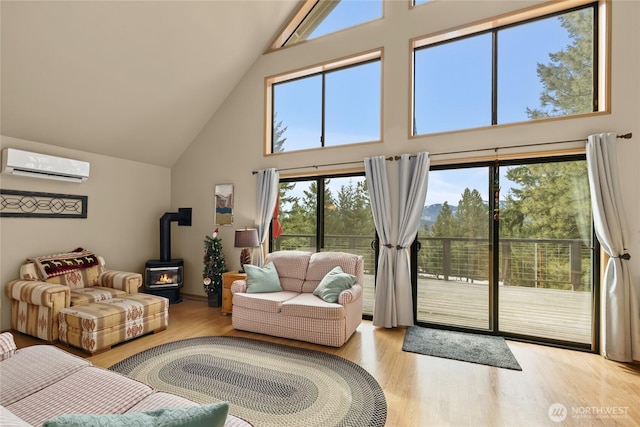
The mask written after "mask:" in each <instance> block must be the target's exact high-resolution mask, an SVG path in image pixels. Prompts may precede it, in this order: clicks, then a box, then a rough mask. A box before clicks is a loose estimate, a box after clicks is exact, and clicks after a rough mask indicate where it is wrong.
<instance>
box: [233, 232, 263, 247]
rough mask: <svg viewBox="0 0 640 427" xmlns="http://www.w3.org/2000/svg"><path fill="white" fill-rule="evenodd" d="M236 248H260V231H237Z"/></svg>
mask: <svg viewBox="0 0 640 427" xmlns="http://www.w3.org/2000/svg"><path fill="white" fill-rule="evenodd" d="M234 246H235V247H236V248H257V247H258V246H260V242H259V241H258V230H256V229H255V228H245V229H244V230H236V240H235V242H234Z"/></svg>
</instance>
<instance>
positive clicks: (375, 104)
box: [324, 60, 381, 146]
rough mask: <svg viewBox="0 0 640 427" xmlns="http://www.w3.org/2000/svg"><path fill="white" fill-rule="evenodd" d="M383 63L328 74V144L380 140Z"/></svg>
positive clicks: (326, 133) (371, 63) (326, 102)
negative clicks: (381, 65)
mask: <svg viewBox="0 0 640 427" xmlns="http://www.w3.org/2000/svg"><path fill="white" fill-rule="evenodd" d="M380 64H381V62H380V61H379V60H378V61H374V62H369V63H367V64H363V65H358V66H354V67H349V68H344V69H341V70H337V71H333V72H330V73H327V74H326V77H325V139H324V145H325V146H334V145H341V144H350V143H354V142H365V141H379V140H380V108H381V103H380V102H381V100H380V87H381V85H380V68H381V67H380Z"/></svg>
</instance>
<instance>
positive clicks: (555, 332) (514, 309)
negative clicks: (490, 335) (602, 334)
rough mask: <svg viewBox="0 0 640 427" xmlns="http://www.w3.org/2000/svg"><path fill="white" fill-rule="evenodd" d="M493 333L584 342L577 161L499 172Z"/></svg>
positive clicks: (583, 227)
mask: <svg viewBox="0 0 640 427" xmlns="http://www.w3.org/2000/svg"><path fill="white" fill-rule="evenodd" d="M500 183H501V185H502V186H503V188H504V189H508V191H506V192H505V200H504V203H505V204H504V207H503V208H502V209H501V211H502V212H501V220H500V258H499V286H498V288H497V289H498V297H499V299H498V307H499V311H498V313H499V316H498V329H499V330H500V331H502V332H506V333H511V334H516V335H526V336H532V335H533V336H536V337H541V338H544V339H549V340H557V341H568V342H575V343H581V344H591V342H592V339H593V337H592V335H593V280H592V277H593V271H592V267H593V257H592V254H593V250H592V247H593V242H592V235H593V232H592V227H591V224H592V219H591V200H590V197H589V181H588V177H587V166H586V162H585V161H584V160H576V161H566V162H545V163H522V164H513V165H505V166H504V167H501V168H500Z"/></svg>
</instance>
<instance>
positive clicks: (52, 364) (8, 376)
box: [0, 345, 91, 406]
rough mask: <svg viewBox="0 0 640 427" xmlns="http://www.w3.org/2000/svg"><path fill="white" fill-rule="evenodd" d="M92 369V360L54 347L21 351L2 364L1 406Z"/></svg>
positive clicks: (47, 346)
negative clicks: (83, 370)
mask: <svg viewBox="0 0 640 427" xmlns="http://www.w3.org/2000/svg"><path fill="white" fill-rule="evenodd" d="M33 366H36V367H37V369H30V367H33ZM88 366H91V362H89V361H88V360H85V359H82V358H80V357H77V356H74V355H73V354H70V353H67V352H66V351H63V350H60V349H59V348H57V347H54V346H51V345H34V346H31V347H25V348H21V349H20V350H17V351H16V353H15V354H14V355H13V357H11V358H9V359H7V360H3V361H2V362H0V378H1V379H2V386H1V387H0V405H4V406H9V405H11V404H12V403H14V402H16V401H18V400H20V399H23V398H25V397H26V396H29V395H31V394H33V393H36V392H37V391H39V390H42V389H43V388H45V387H48V386H50V385H51V384H53V383H55V382H57V381H60V380H61V379H63V378H64V377H66V376H68V375H70V374H72V373H75V372H77V371H79V370H81V369H83V368H86V367H88Z"/></svg>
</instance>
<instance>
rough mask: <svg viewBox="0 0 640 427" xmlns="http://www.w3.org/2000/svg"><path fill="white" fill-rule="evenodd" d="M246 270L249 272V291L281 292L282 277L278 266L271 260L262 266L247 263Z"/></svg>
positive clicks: (251, 292) (250, 292)
mask: <svg viewBox="0 0 640 427" xmlns="http://www.w3.org/2000/svg"><path fill="white" fill-rule="evenodd" d="M244 271H245V273H247V293H249V294H255V293H260V292H280V291H282V286H280V279H279V278H278V270H276V266H275V265H274V264H273V263H272V262H270V263H268V264H267V265H265V266H264V268H260V267H258V266H257V265H250V264H246V265H245V266H244Z"/></svg>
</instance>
